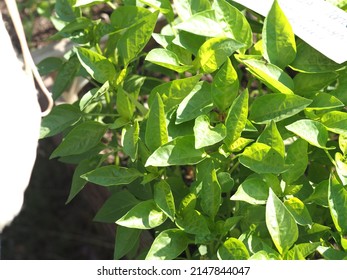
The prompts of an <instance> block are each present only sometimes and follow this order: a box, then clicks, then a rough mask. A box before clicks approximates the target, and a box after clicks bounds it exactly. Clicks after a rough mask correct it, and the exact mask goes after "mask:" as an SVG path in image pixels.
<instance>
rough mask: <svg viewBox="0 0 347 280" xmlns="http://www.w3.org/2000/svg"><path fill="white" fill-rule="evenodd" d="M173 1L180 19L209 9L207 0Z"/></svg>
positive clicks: (209, 5) (183, 19) (185, 18)
mask: <svg viewBox="0 0 347 280" xmlns="http://www.w3.org/2000/svg"><path fill="white" fill-rule="evenodd" d="M173 3H174V6H175V9H176V11H177V14H178V16H179V17H180V18H181V19H182V21H185V20H187V19H189V18H190V17H191V16H192V15H194V14H197V13H199V12H202V11H206V10H210V9H211V4H210V2H209V0H200V1H194V0H173Z"/></svg>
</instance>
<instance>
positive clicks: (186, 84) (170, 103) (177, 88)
mask: <svg viewBox="0 0 347 280" xmlns="http://www.w3.org/2000/svg"><path fill="white" fill-rule="evenodd" d="M201 76H202V75H196V76H193V77H189V78H184V79H178V80H173V81H170V82H168V83H164V84H161V85H159V86H156V87H155V88H154V89H153V90H152V91H151V93H150V95H149V104H150V106H151V103H152V102H153V99H154V98H155V97H156V94H157V93H159V94H160V96H161V98H162V100H163V103H164V106H165V112H168V111H170V110H171V109H172V108H173V107H175V106H177V105H178V104H180V103H181V101H182V100H183V99H184V98H185V97H186V96H187V95H188V94H189V93H190V92H192V90H193V89H194V88H195V86H196V85H197V83H198V82H199V80H200V78H201Z"/></svg>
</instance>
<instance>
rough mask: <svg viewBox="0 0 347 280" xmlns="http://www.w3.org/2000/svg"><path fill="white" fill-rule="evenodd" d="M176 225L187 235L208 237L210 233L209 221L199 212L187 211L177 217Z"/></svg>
mask: <svg viewBox="0 0 347 280" xmlns="http://www.w3.org/2000/svg"><path fill="white" fill-rule="evenodd" d="M176 225H177V227H178V228H180V229H181V230H183V231H184V232H186V233H190V234H196V235H206V234H209V233H210V230H209V229H208V225H207V221H206V219H205V218H204V216H202V214H201V213H200V212H199V211H197V210H194V209H193V210H188V209H186V210H185V211H183V212H180V213H179V214H178V215H177V217H176Z"/></svg>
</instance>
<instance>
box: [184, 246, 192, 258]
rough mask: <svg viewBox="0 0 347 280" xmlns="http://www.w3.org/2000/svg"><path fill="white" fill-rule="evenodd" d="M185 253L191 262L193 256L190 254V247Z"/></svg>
mask: <svg viewBox="0 0 347 280" xmlns="http://www.w3.org/2000/svg"><path fill="white" fill-rule="evenodd" d="M185 252H186V256H187V259H188V260H191V259H192V255H191V254H190V251H189V248H188V247H187V248H186V250H185Z"/></svg>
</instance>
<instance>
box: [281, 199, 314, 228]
mask: <svg viewBox="0 0 347 280" xmlns="http://www.w3.org/2000/svg"><path fill="white" fill-rule="evenodd" d="M284 205H285V206H286V207H287V209H288V210H289V212H290V213H291V214H292V216H293V217H294V219H295V221H296V222H297V223H298V224H299V225H302V226H307V225H312V219H311V216H310V213H309V212H308V210H307V208H306V206H305V204H304V203H303V202H302V201H301V200H300V199H299V198H297V197H291V198H289V199H287V200H286V201H284Z"/></svg>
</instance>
